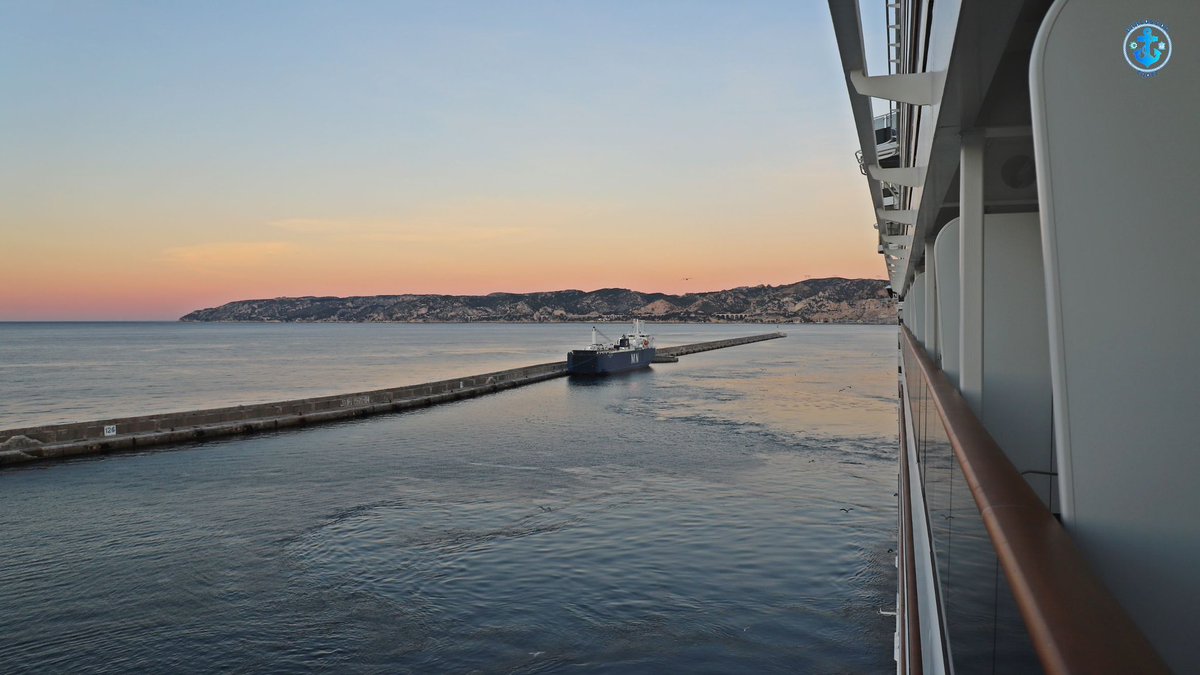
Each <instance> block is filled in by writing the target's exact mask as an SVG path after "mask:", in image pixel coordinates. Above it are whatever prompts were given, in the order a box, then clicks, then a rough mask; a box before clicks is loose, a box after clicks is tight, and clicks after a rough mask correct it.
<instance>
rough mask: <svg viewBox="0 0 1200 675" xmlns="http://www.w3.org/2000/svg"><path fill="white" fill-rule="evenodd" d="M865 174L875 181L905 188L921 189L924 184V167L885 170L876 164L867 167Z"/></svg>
mask: <svg viewBox="0 0 1200 675" xmlns="http://www.w3.org/2000/svg"><path fill="white" fill-rule="evenodd" d="M867 172H868V173H869V174H870V175H871V178H874V179H875V180H877V181H882V182H884V183H891V184H892V185H903V186H905V187H914V188H915V187H921V186H922V185H924V184H925V167H923V166H904V167H900V168H897V169H885V168H883V167H881V166H879V165H877V164H872V165H870V166H868V167H867Z"/></svg>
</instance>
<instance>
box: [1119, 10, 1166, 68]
mask: <svg viewBox="0 0 1200 675" xmlns="http://www.w3.org/2000/svg"><path fill="white" fill-rule="evenodd" d="M1172 51H1174V49H1173V47H1172V45H1171V36H1170V35H1168V34H1167V29H1166V28H1164V27H1162V26H1161V25H1159V24H1157V23H1139V24H1138V25H1136V26H1134V27H1133V28H1130V29H1129V32H1128V33H1126V34H1125V61H1126V63H1128V64H1129V66H1130V67H1131V68H1133V69H1134V70H1136V71H1138V72H1139V73H1143V74H1149V73H1156V72H1158V71H1159V70H1161V69H1162V67H1163V66H1165V65H1167V61H1170V60H1171V52H1172Z"/></svg>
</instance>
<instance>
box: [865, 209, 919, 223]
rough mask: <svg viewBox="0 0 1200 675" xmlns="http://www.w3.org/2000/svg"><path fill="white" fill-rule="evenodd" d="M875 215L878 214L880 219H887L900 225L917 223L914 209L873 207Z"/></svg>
mask: <svg viewBox="0 0 1200 675" xmlns="http://www.w3.org/2000/svg"><path fill="white" fill-rule="evenodd" d="M875 215H877V216H879V219H880V220H888V221H891V222H893V223H900V224H901V225H915V224H916V223H917V210H916V209H875Z"/></svg>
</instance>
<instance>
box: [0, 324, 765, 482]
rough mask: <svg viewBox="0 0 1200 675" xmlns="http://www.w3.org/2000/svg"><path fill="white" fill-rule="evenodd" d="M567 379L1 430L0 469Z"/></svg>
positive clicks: (525, 374)
mask: <svg viewBox="0 0 1200 675" xmlns="http://www.w3.org/2000/svg"><path fill="white" fill-rule="evenodd" d="M781 337H785V334H784V333H766V334H763V335H751V336H746V337H738V338H730V339H727V340H712V341H709V342H697V343H693V344H688V345H679V346H675V347H663V348H661V349H659V350H658V351H659V353H661V354H664V355H668V356H683V355H686V354H695V353H698V352H705V351H709V350H713V349H723V348H725V347H735V346H738V345H744V344H750V343H752V342H761V341H763V340H773V339H776V338H781ZM566 374H567V363H566V361H555V362H553V363H540V364H537V365H532V366H525V367H522V368H511V369H508V370H500V371H496V372H492V373H483V374H482V375H472V376H468V377H459V378H453V379H449V380H439V381H437V382H426V383H424V384H415V385H409V386H404V387H395V388H391V389H378V390H374V391H366V392H354V393H350V394H338V395H332V396H316V397H311V398H302V399H294V400H290V401H279V402H275V403H260V404H252V405H240V406H233V407H226V408H210V409H206V410H192V411H185V412H177V413H164V414H160V415H142V416H137V417H120V418H114V419H106V420H95V421H90V422H72V423H67V424H49V425H43V426H37V427H27V428H22V429H6V430H0V467H4V466H10V465H14V464H24V463H27V462H35V461H39V460H47V459H62V458H67V457H77V456H81V455H94V454H104V453H108V452H114V451H120V450H129V449H137V448H144V447H150V446H158V445H167V444H173V443H185V442H189V441H196V440H202V439H209V438H217V437H221V436H234V435H240V434H248V433H254V432H259V431H273V430H276V429H285V428H288V427H296V426H305V425H309V424H319V423H322V422H332V421H335V420H342V419H349V418H354V417H365V416H367V415H377V414H381V413H388V412H399V411H403V410H410V409H413V408H422V407H426V406H431V405H437V404H439V403H447V402H449V401H457V400H461V399H466V398H473V397H476V396H482V395H485V394H490V393H493V392H497V391H502V390H505V389H512V388H514V387H520V386H524V385H527V384H533V383H535V382H542V381H544V380H549V379H553V378H556V377H562V376H564V375H566Z"/></svg>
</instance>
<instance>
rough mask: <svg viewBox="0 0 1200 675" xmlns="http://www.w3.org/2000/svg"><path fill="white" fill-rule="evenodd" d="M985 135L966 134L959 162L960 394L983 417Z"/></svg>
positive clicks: (976, 133)
mask: <svg viewBox="0 0 1200 675" xmlns="http://www.w3.org/2000/svg"><path fill="white" fill-rule="evenodd" d="M984 142H985V139H984V137H983V134H982V133H978V132H974V133H964V134H963V138H962V153H961V158H960V159H961V161H960V162H959V202H960V205H959V214H960V216H959V236H958V279H959V281H960V284H959V293H960V297H959V307H960V308H961V309H960V311H959V315H958V316H959V319H960V322H959V326H960V330H959V343H958V344H959V348H958V355H959V364H960V368H961V370H960V374H959V387H958V388H959V390H960V391H961V392H962V395H963V398H964V399H966V401H967V404H968V405H970V406H971V409H972V410H974V411H975V414H976V415H978V414H979V397H980V392H981V390H982V388H983V149H984Z"/></svg>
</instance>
